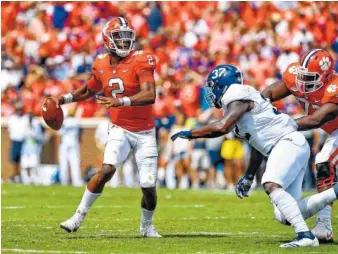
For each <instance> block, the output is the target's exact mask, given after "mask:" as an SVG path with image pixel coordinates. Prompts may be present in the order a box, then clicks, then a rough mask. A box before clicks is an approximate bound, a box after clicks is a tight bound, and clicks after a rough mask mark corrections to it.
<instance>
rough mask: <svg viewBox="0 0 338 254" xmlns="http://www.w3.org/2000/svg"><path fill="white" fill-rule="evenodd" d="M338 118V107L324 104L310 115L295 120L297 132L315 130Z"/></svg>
mask: <svg viewBox="0 0 338 254" xmlns="http://www.w3.org/2000/svg"><path fill="white" fill-rule="evenodd" d="M337 116H338V105H337V104H335V103H325V104H324V105H322V106H321V107H320V108H319V109H317V110H316V111H315V112H314V113H313V114H312V115H307V116H303V117H301V118H298V119H296V123H297V124H298V130H299V131H303V130H310V129H316V128H319V127H321V126H322V125H324V124H325V123H327V122H329V121H332V120H333V119H335V118H336V117H337Z"/></svg>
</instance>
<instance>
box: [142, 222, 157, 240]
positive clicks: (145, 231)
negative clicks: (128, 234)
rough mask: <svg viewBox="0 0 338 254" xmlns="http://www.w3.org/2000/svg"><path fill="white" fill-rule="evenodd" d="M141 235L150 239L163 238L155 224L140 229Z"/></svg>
mask: <svg viewBox="0 0 338 254" xmlns="http://www.w3.org/2000/svg"><path fill="white" fill-rule="evenodd" d="M140 232H141V235H143V236H144V237H150V238H158V237H162V236H161V235H160V234H159V233H157V231H156V229H155V227H154V225H153V224H150V225H149V226H146V227H142V226H141V228H140Z"/></svg>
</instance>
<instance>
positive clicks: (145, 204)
mask: <svg viewBox="0 0 338 254" xmlns="http://www.w3.org/2000/svg"><path fill="white" fill-rule="evenodd" d="M102 37H103V43H104V46H105V48H106V50H107V53H104V54H100V55H98V56H97V57H96V59H95V60H94V62H93V66H92V76H91V78H90V79H89V80H88V82H87V84H85V85H84V86H82V87H80V88H79V89H77V90H75V91H73V92H72V93H68V94H65V95H63V96H62V97H60V98H59V104H65V103H71V102H76V101H82V100H86V99H88V98H90V97H92V96H94V95H96V94H97V93H98V92H100V91H103V92H104V95H105V96H104V97H103V96H97V97H96V98H97V101H98V103H100V104H101V105H103V106H104V107H105V108H107V109H108V110H109V113H110V120H111V124H110V126H109V130H108V132H109V133H108V135H109V139H108V142H107V144H106V147H105V152H104V159H103V164H102V167H101V168H100V170H98V172H97V173H96V174H95V175H94V176H93V177H92V178H91V180H90V181H89V183H88V185H87V189H86V190H85V192H84V194H83V197H82V200H81V202H80V204H79V206H78V208H77V210H76V212H75V214H74V215H73V216H72V217H71V218H70V219H68V220H66V221H64V222H62V223H61V224H60V227H61V228H63V229H65V230H66V231H68V232H75V231H77V230H78V228H79V227H80V226H81V224H82V222H83V220H84V218H85V216H86V214H87V213H88V210H89V208H90V207H91V206H92V204H93V203H94V201H95V200H96V199H97V198H98V197H99V196H100V195H101V193H102V191H103V188H104V186H105V184H106V182H107V181H109V180H110V179H111V178H112V177H113V175H114V173H115V172H116V169H117V168H118V167H119V165H120V164H122V163H123V162H124V161H125V160H126V158H127V156H128V154H129V151H130V150H131V149H132V150H133V153H134V157H135V160H136V163H137V168H138V170H139V175H140V186H141V189H142V192H143V197H142V200H141V210H142V214H141V226H140V232H141V234H142V235H143V236H145V237H161V236H160V235H159V234H158V233H157V232H156V230H155V228H154V226H153V215H154V211H155V208H156V203H157V195H156V187H155V183H156V177H157V148H156V138H155V129H154V121H153V116H152V105H151V104H153V103H154V101H155V97H156V91H155V81H154V69H155V67H156V62H155V58H154V56H152V55H151V54H148V53H147V52H144V51H134V50H133V47H134V42H135V31H134V30H133V28H132V27H131V26H130V25H129V22H128V21H127V20H126V19H125V18H122V17H118V18H113V19H112V20H110V21H109V22H107V23H106V24H105V26H104V28H103V31H102Z"/></svg>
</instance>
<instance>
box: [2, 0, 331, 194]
mask: <svg viewBox="0 0 338 254" xmlns="http://www.w3.org/2000/svg"><path fill="white" fill-rule="evenodd" d="M1 14H2V20H1V21H2V22H1V46H2V47H1V66H2V67H1V68H2V70H1V77H2V80H1V82H2V83H1V104H2V107H1V116H2V117H9V116H13V115H15V112H16V111H17V108H18V107H19V108H20V109H21V110H22V114H29V115H31V116H41V109H40V106H41V103H42V102H43V101H44V100H45V98H46V97H47V96H55V97H58V96H60V95H62V94H64V93H66V92H70V91H72V90H73V89H75V88H77V87H79V86H81V85H82V84H84V82H86V80H87V78H88V77H89V75H90V70H91V64H92V62H93V59H94V58H95V56H96V55H97V54H99V53H100V52H102V51H103V50H104V49H103V48H102V44H101V30H102V28H103V25H104V24H105V22H106V21H107V20H108V19H110V18H112V17H116V16H124V17H125V18H127V19H128V20H129V21H130V23H131V25H132V26H133V27H134V29H135V30H136V34H137V43H136V48H137V49H144V50H147V51H149V52H151V53H153V54H154V55H155V56H156V58H157V67H156V73H155V78H156V84H157V99H156V103H155V105H154V116H155V122H156V130H157V136H158V143H159V152H160V163H159V166H160V172H162V171H163V172H164V173H163V174H162V173H161V175H164V176H168V175H171V176H172V177H170V178H168V177H167V178H166V177H164V178H163V184H166V185H170V184H172V185H174V186H181V187H182V188H186V187H187V186H192V187H194V188H198V187H199V186H201V185H205V186H211V187H212V186H216V185H217V184H220V185H224V184H225V183H226V184H227V186H228V187H229V188H232V186H233V184H234V183H236V181H237V180H238V178H239V177H240V176H241V175H242V173H243V172H244V169H245V167H246V163H247V161H248V156H249V155H248V154H249V150H250V149H249V148H248V147H247V146H246V145H244V144H243V142H242V141H240V140H238V139H236V138H235V137H233V136H232V135H228V136H226V137H225V138H220V139H213V140H198V141H194V142H191V143H188V142H185V141H184V140H182V141H180V142H181V143H180V144H178V143H179V142H177V143H176V142H175V143H171V142H170V141H168V140H169V139H168V137H169V135H170V133H171V132H173V131H177V130H179V129H184V128H192V127H194V126H196V125H203V124H206V123H208V122H210V121H214V120H215V119H217V118H218V117H219V116H220V112H218V111H217V110H214V109H209V108H208V105H207V104H206V102H205V100H204V98H203V93H204V90H203V84H204V81H205V78H206V76H207V74H208V72H209V71H210V70H211V69H212V68H213V67H214V66H216V65H218V64H221V63H228V64H233V65H236V66H237V67H239V68H240V69H241V71H243V74H244V79H245V82H246V83H248V84H250V85H252V86H254V87H256V88H257V89H258V90H262V89H264V87H266V86H267V85H269V84H271V83H273V82H274V81H276V80H278V79H280V78H281V75H282V73H283V71H284V70H285V69H286V67H287V66H288V64H289V63H291V62H294V61H298V60H299V58H300V56H301V55H302V54H303V53H304V52H306V51H308V50H309V49H310V48H326V49H328V50H329V51H330V53H331V54H332V55H333V56H334V59H337V57H336V56H337V52H338V39H337V30H338V27H337V15H338V3H337V2H295V1H288V2H279V1H274V2H174V1H172V2H104V1H100V2H57V1H56V2H29V1H26V2H2V3H1ZM335 69H336V71H337V69H338V62H337V61H336V63H335ZM18 102H19V103H20V105H19V106H18V105H17V104H18ZM276 106H277V107H278V108H279V110H280V111H283V112H286V113H288V114H291V115H299V114H301V112H302V111H301V110H300V108H299V105H298V103H297V102H296V101H295V99H294V98H293V97H290V98H287V99H286V100H284V101H282V102H279V103H277V104H276ZM104 116H105V110H104V109H103V108H101V107H100V106H99V105H98V104H97V103H96V102H95V99H92V100H88V101H85V102H80V103H78V105H77V107H76V111H75V112H74V117H76V118H85V117H104ZM306 135H307V137H308V139H309V141H311V140H314V142H313V141H311V142H312V143H313V149H312V150H313V152H314V154H315V153H316V151H318V149H319V147H320V143H321V141H322V140H323V134H322V133H319V132H318V133H317V131H315V132H309V133H306ZM131 164H132V163H131ZM129 171H130V170H129ZM171 171H172V173H169V172H171ZM223 172H224V174H223ZM309 173H310V175H311V174H312V167H311V165H310V166H309ZM224 176H225V181H224V179H223V180H222V177H223V178H224ZM311 177H312V179H313V175H312V176H311ZM216 179H221V180H216ZM309 179H310V178H309ZM311 181H312V180H311ZM311 184H312V183H311ZM311 186H312V185H311ZM312 187H313V186H312Z"/></svg>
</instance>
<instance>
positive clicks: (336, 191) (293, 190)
mask: <svg viewBox="0 0 338 254" xmlns="http://www.w3.org/2000/svg"><path fill="white" fill-rule="evenodd" d="M303 178H304V170H302V171H301V172H300V173H299V175H298V176H297V177H296V179H295V181H294V182H293V183H292V184H291V185H290V186H289V187H288V188H287V190H286V191H287V192H288V193H289V194H290V195H291V196H292V197H293V198H294V199H295V200H297V201H298V200H300V199H301V194H302V182H303ZM337 195H338V185H337V184H336V185H334V186H333V188H330V189H328V190H325V191H323V192H321V193H318V194H315V195H312V196H309V197H306V198H303V199H302V200H300V201H298V206H299V209H300V211H301V213H302V216H303V218H304V220H306V219H307V218H309V217H312V216H313V215H314V214H316V213H318V212H319V211H320V210H322V209H323V208H324V207H325V206H326V205H327V204H329V203H331V202H334V201H335V200H337ZM274 208H275V209H274V215H275V218H276V219H277V220H278V221H279V222H280V223H282V224H285V225H290V223H289V222H288V221H287V220H286V219H285V217H284V216H283V215H282V214H281V212H280V211H279V210H278V208H277V207H276V206H275V205H274Z"/></svg>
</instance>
